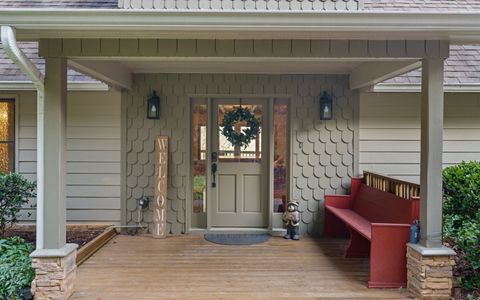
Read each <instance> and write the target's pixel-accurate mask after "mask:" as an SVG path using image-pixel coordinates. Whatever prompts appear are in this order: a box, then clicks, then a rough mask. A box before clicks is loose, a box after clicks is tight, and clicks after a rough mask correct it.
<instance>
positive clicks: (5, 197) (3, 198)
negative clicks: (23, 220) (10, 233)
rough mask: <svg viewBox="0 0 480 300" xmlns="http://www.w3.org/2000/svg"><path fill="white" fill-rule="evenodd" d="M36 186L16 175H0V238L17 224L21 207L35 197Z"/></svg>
mask: <svg viewBox="0 0 480 300" xmlns="http://www.w3.org/2000/svg"><path fill="white" fill-rule="evenodd" d="M35 187H36V184H35V183H33V182H30V181H28V180H27V179H26V178H25V177H23V176H22V175H19V174H16V173H9V174H0V237H4V236H5V231H6V230H7V229H8V228H9V227H11V226H12V225H14V224H15V223H16V222H17V216H18V213H19V212H20V209H21V208H22V206H24V205H25V204H27V203H28V198H31V197H35Z"/></svg>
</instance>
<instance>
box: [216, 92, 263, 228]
mask: <svg viewBox="0 0 480 300" xmlns="http://www.w3.org/2000/svg"><path fill="white" fill-rule="evenodd" d="M211 102H212V105H211V106H210V107H209V108H208V109H210V110H211V114H212V118H211V120H212V122H211V127H209V128H208V129H207V130H208V133H210V136H211V138H210V139H209V141H210V143H211V145H210V147H213V149H211V151H213V152H216V151H218V147H219V144H220V134H219V132H218V129H219V127H218V126H219V124H218V122H219V120H218V114H219V111H218V107H219V106H220V105H234V106H238V105H242V103H243V105H252V104H253V105H261V107H262V108H261V120H260V122H261V124H262V126H261V133H260V135H261V138H260V143H261V145H260V147H261V160H260V162H254V163H253V164H251V163H250V166H251V167H252V168H256V167H258V165H260V168H259V170H258V171H259V173H258V174H260V178H261V181H260V186H259V187H260V191H261V196H260V202H261V203H260V205H261V207H262V210H261V213H260V214H253V215H252V214H249V213H246V212H243V213H242V212H239V211H236V213H235V215H229V214H228V213H219V212H215V208H217V209H218V208H219V207H218V204H219V199H218V197H219V196H220V194H219V192H220V188H221V185H220V184H219V183H220V177H221V173H222V170H223V171H225V170H231V172H227V173H231V174H236V176H235V178H236V182H235V186H236V189H235V191H236V192H237V193H238V192H239V193H240V195H242V197H243V199H237V201H236V202H235V203H236V209H239V203H242V202H243V205H245V200H246V199H247V198H245V196H244V195H243V194H244V192H245V187H244V186H243V191H242V190H241V189H240V190H239V189H238V188H239V186H237V185H238V180H240V182H243V184H245V182H244V180H245V178H243V179H239V178H242V176H239V175H240V173H242V172H240V173H238V172H237V171H234V170H235V169H237V167H238V168H239V169H242V170H244V171H245V169H243V168H245V164H246V163H245V162H240V163H236V162H225V161H224V162H222V161H220V158H219V159H218V161H217V162H216V163H217V165H218V171H217V182H218V186H217V187H216V188H215V189H214V188H212V185H211V184H212V180H213V178H210V179H211V180H210V181H208V180H207V187H209V188H210V189H208V188H207V195H209V196H207V203H209V205H208V206H207V210H208V214H207V222H208V224H209V225H210V228H211V229H214V228H231V227H233V228H242V227H243V228H249V229H251V228H262V229H266V228H268V225H269V222H268V221H269V220H268V209H269V207H268V204H269V203H268V198H269V195H268V192H269V189H268V188H267V187H268V183H269V180H270V179H271V178H270V176H269V168H268V167H269V161H270V159H271V156H270V151H269V148H270V145H269V144H268V142H269V139H270V137H269V133H270V129H269V128H270V120H269V113H268V111H269V102H270V100H269V99H268V98H264V97H262V98H259V97H243V98H229V99H225V98H212V100H211ZM256 141H258V139H257V140H256ZM210 153H212V152H210ZM210 153H209V154H208V155H210ZM217 153H218V155H220V153H219V152H217ZM254 165H255V166H254ZM234 166H235V167H234ZM210 168H211V165H210V166H208V165H207V170H210ZM247 173H250V172H247ZM236 196H239V194H237V195H236ZM222 198H223V197H222ZM240 206H242V204H240ZM239 213H240V216H239V215H238V214H239ZM228 215H229V216H228ZM258 218H260V219H258ZM248 219H250V220H251V221H254V220H257V221H258V222H259V223H263V224H262V225H258V226H248V225H244V226H238V225H234V224H233V223H236V222H239V221H240V223H243V224H246V223H248V221H247V220H248ZM220 220H224V222H225V221H227V222H225V223H229V222H230V226H231V227H229V225H226V226H221V225H218V223H219V221H220ZM221 223H223V222H221ZM214 224H215V225H214Z"/></svg>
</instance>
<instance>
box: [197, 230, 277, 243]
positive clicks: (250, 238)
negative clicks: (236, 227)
mask: <svg viewBox="0 0 480 300" xmlns="http://www.w3.org/2000/svg"><path fill="white" fill-rule="evenodd" d="M204 237H205V239H206V240H207V241H209V242H212V243H215V244H220V245H253V244H261V243H265V242H266V241H268V240H269V239H270V238H271V235H270V234H267V233H237V234H234V233H206V234H205V235H204Z"/></svg>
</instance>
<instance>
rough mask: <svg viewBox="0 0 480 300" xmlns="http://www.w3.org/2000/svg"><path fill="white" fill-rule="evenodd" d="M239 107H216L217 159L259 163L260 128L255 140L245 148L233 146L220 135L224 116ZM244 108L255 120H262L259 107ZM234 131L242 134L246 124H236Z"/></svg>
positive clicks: (260, 155)
mask: <svg viewBox="0 0 480 300" xmlns="http://www.w3.org/2000/svg"><path fill="white" fill-rule="evenodd" d="M238 107H239V105H223V104H222V105H219V106H218V120H217V122H218V123H217V124H218V125H217V126H218V159H219V161H221V162H260V161H261V158H262V126H261V125H260V132H259V135H258V136H257V138H255V139H253V140H252V141H251V142H250V144H249V145H248V146H247V147H240V146H234V145H232V143H230V142H229V141H228V140H227V138H226V137H225V136H224V135H223V134H222V132H221V131H222V129H223V127H222V126H220V124H222V122H223V118H224V116H225V114H227V113H229V112H231V111H233V110H235V109H237V108H238ZM242 107H244V108H248V109H250V111H251V112H253V114H254V116H255V118H257V119H258V120H260V121H261V120H262V106H261V105H242ZM234 129H235V131H236V132H242V131H243V130H245V129H247V123H246V122H237V123H236V124H235V128H234Z"/></svg>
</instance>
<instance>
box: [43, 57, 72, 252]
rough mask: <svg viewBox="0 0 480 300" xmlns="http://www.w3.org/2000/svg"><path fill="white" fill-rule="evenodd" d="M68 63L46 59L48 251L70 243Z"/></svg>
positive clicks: (45, 177)
mask: <svg viewBox="0 0 480 300" xmlns="http://www.w3.org/2000/svg"><path fill="white" fill-rule="evenodd" d="M66 101H67V61H66V59H65V58H46V59H45V97H44V141H45V142H44V163H45V164H44V174H43V178H44V187H45V188H44V209H43V213H44V220H45V221H44V222H45V224H44V228H43V232H42V233H41V234H42V235H43V237H44V249H62V248H64V247H65V242H66V234H65V231H66V183H65V176H66V172H65V131H66V121H65V115H66Z"/></svg>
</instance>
